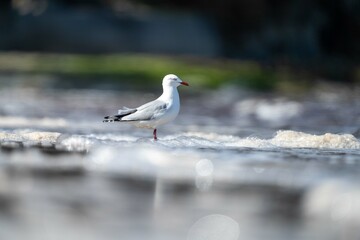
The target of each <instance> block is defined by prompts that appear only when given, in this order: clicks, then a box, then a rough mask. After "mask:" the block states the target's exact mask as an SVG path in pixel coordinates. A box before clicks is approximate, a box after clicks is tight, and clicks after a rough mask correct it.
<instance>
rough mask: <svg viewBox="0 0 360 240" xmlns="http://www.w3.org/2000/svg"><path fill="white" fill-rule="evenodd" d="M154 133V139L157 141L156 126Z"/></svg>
mask: <svg viewBox="0 0 360 240" xmlns="http://www.w3.org/2000/svg"><path fill="white" fill-rule="evenodd" d="M153 135H154V141H157V136H156V128H155V129H154V132H153Z"/></svg>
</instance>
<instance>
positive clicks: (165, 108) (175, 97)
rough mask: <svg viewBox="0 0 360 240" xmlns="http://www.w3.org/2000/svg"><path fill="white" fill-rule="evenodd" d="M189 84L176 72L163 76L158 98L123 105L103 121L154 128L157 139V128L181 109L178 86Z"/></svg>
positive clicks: (170, 119) (172, 118)
mask: <svg viewBox="0 0 360 240" xmlns="http://www.w3.org/2000/svg"><path fill="white" fill-rule="evenodd" d="M180 85H184V86H189V84H188V83H187V82H184V81H182V80H181V79H180V78H179V77H178V76H176V75H174V74H168V75H166V76H165V77H164V78H163V81H162V87H163V93H162V94H161V96H160V97H158V98H157V99H156V100H154V101H151V102H148V103H146V104H144V105H141V106H140V107H137V108H128V107H123V108H122V109H120V110H118V113H117V114H116V115H113V116H106V117H104V120H103V122H129V123H132V124H133V125H135V126H136V127H139V128H149V129H154V132H153V136H154V140H155V141H156V140H157V136H156V129H157V127H158V126H160V125H164V124H166V123H168V122H171V121H173V120H174V119H175V118H176V117H177V115H178V114H179V110H180V98H179V93H178V90H177V87H178V86H180Z"/></svg>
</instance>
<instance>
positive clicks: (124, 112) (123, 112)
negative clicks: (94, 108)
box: [103, 108, 137, 122]
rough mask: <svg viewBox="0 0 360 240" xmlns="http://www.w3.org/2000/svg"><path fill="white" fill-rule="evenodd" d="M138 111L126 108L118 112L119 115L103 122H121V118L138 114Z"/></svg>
mask: <svg viewBox="0 0 360 240" xmlns="http://www.w3.org/2000/svg"><path fill="white" fill-rule="evenodd" d="M136 111H137V110H136V109H130V108H124V109H120V110H119V111H118V114H116V115H114V116H106V117H104V120H103V122H121V118H123V117H125V116H127V115H130V114H132V113H134V112H136Z"/></svg>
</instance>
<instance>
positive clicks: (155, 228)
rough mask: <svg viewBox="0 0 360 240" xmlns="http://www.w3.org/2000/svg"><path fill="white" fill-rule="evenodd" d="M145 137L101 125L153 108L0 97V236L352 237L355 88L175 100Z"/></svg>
mask: <svg viewBox="0 0 360 240" xmlns="http://www.w3.org/2000/svg"><path fill="white" fill-rule="evenodd" d="M180 91H181V93H180V94H181V95H182V109H181V113H180V115H179V117H178V118H177V120H176V121H175V122H174V123H171V124H169V125H167V126H163V127H161V128H159V130H158V135H159V141H156V142H154V141H153V140H151V135H152V133H151V131H149V130H144V129H136V128H133V127H132V126H130V125H125V124H105V123H102V122H101V120H102V116H104V115H107V114H109V113H112V112H114V111H116V109H117V108H120V107H122V106H123V105H124V106H129V107H132V106H136V105H138V104H141V103H143V102H146V101H148V100H151V99H153V98H154V97H155V96H156V93H154V94H147V95H144V94H142V93H132V92H125V91H110V90H59V89H57V90H54V89H51V88H48V89H43V88H41V89H40V88H33V87H32V88H28V87H24V88H18V87H16V88H14V87H11V86H5V87H3V88H2V89H1V90H0V92H1V94H0V101H1V102H3V103H6V104H2V106H0V113H1V117H0V143H1V152H0V165H1V168H0V212H1V214H0V239H30V240H32V239H34V240H35V239H130V240H131V239H150V240H151V239H156V240H157V239H166V240H168V239H169V240H171V239H188V240H200V239H210V240H214V239H222V240H235V239H265V238H266V239H284V240H285V239H286V240H287V239H359V238H360V232H359V231H358V229H359V227H360V226H359V222H360V204H359V202H360V187H359V180H360V141H359V137H360V134H359V132H360V131H359V126H360V105H359V97H358V96H360V95H358V94H356V93H358V90H356V89H355V90H354V89H353V90H349V89H338V88H325V89H321V90H318V91H314V92H311V93H309V94H308V95H306V96H296V97H294V96H290V95H288V96H285V95H283V96H278V95H268V94H267V95H265V94H253V93H249V92H246V91H241V90H235V89H234V88H224V89H221V90H219V91H215V92H207V93H203V92H200V93H199V92H190V93H189V92H186V91H188V90H186V89H184V88H182V89H181V90H180Z"/></svg>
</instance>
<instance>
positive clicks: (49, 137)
mask: <svg viewBox="0 0 360 240" xmlns="http://www.w3.org/2000/svg"><path fill="white" fill-rule="evenodd" d="M60 135H61V133H58V132H13V133H9V132H0V141H15V142H24V141H33V142H38V143H42V142H51V143H55V142H56V141H57V139H58V138H59V136H60Z"/></svg>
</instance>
